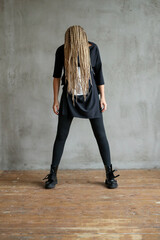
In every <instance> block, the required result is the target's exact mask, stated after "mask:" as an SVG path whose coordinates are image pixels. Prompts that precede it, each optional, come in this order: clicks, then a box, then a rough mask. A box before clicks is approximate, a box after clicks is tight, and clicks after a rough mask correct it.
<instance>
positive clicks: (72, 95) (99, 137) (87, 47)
mask: <svg viewBox="0 0 160 240" xmlns="http://www.w3.org/2000/svg"><path fill="white" fill-rule="evenodd" d="M64 40H65V43H64V44H63V45H61V46H59V47H58V48H57V50H56V54H55V65H54V71H53V78H54V79H53V91H54V103H53V111H54V113H55V114H57V115H58V126H57V135H56V138H55V142H54V145H53V154H52V163H51V167H50V173H49V174H48V175H47V176H46V177H45V178H43V180H44V179H48V180H47V181H46V183H45V188H47V189H50V188H54V187H55V185H56V184H57V183H58V181H57V170H58V166H59V163H60V160H61V157H62V153H63V149H64V145H65V142H66V139H67V136H68V133H69V129H70V125H71V122H72V120H73V118H74V117H78V118H87V119H89V120H90V123H91V127H92V130H93V133H94V136H95V138H96V141H97V144H98V147H99V151H100V154H101V157H102V160H103V163H104V167H105V170H106V180H105V185H106V187H108V188H116V187H117V186H118V183H117V181H116V180H115V179H114V178H116V177H118V176H120V175H117V176H114V174H113V172H114V171H117V170H112V164H111V159H110V149H109V143H108V140H107V137H106V133H105V128H104V123H103V116H102V113H103V112H104V111H105V110H106V109H107V103H106V100H105V94H104V78H103V73H102V62H101V57H100V53H99V49H98V46H97V45H96V44H95V43H94V42H90V41H88V39H87V34H86V33H85V31H84V29H83V28H82V27H81V26H79V25H74V26H71V27H69V28H68V29H67V31H66V32H65V39H64ZM62 68H63V69H64V72H63V76H62V83H61V85H64V86H63V92H62V95H61V100H60V104H59V102H58V92H59V85H60V79H61V74H62ZM99 94H100V99H99Z"/></svg>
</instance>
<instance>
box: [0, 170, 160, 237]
mask: <svg viewBox="0 0 160 240" xmlns="http://www.w3.org/2000/svg"><path fill="white" fill-rule="evenodd" d="M48 173H49V172H48V171H46V170H36V171H35V170H34V171H28V170H27V171H0V207H1V212H0V240H3V239H9V240H12V239H56V240H59V239H65V240H72V239H74V240H77V239H84V240H85V239H91V240H94V239H96V240H99V239H100V240H102V239H105V240H106V239H107V240H112V239H114V240H117V239H120V240H160V170H157V169H151V170H118V171H117V172H115V175H117V174H120V176H119V177H118V178H116V179H117V181H118V184H119V186H118V188H116V189H108V188H106V187H105V185H104V180H105V172H104V170H63V169H62V170H61V169H59V171H58V174H57V177H58V184H57V185H56V187H55V189H45V188H44V181H43V180H42V178H44V177H45V176H46V174H48ZM45 181H46V180H45Z"/></svg>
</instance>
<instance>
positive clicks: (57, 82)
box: [52, 78, 60, 115]
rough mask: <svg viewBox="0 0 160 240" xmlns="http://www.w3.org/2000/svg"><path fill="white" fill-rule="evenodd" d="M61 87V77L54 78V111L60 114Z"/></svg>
mask: <svg viewBox="0 0 160 240" xmlns="http://www.w3.org/2000/svg"><path fill="white" fill-rule="evenodd" d="M59 88H60V78H53V101H54V102H53V107H52V108H53V111H54V113H55V114H57V115H58V114H59V101H58V93H59Z"/></svg>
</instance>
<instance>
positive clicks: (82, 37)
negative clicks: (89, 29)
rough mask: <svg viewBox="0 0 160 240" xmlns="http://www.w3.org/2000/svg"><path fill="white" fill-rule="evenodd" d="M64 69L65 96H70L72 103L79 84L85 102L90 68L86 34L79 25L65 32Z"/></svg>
mask: <svg viewBox="0 0 160 240" xmlns="http://www.w3.org/2000/svg"><path fill="white" fill-rule="evenodd" d="M78 56H79V64H80V73H81V78H80V77H79V73H78ZM64 67H65V82H66V83H67V81H68V87H67V96H68V93H71V94H72V101H73V105H74V106H75V103H74V95H76V102H77V94H76V93H77V91H78V86H79V83H80V84H81V87H82V91H83V96H84V101H86V95H87V93H88V91H89V79H90V80H91V84H92V79H91V74H90V67H92V66H91V59H90V49H89V45H88V39H87V34H86V33H85V31H84V29H83V28H82V27H81V26H79V25H74V26H71V27H69V28H68V29H67V31H66V32H65V43H64Z"/></svg>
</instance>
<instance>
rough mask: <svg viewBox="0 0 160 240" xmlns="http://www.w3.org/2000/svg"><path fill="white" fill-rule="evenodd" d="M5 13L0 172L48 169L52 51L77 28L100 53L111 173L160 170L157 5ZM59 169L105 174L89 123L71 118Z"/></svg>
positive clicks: (105, 0) (6, 1)
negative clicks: (96, 170) (71, 28)
mask: <svg viewBox="0 0 160 240" xmlns="http://www.w3.org/2000/svg"><path fill="white" fill-rule="evenodd" d="M0 9H1V10H0V29H1V33H0V46H1V48H0V51H1V52H0V66H1V73H0V76H1V77H0V103H1V106H0V107H1V108H0V129H1V138H0V152H1V159H0V161H1V164H0V169H4V170H10V169H49V167H50V163H51V157H52V147H53V142H54V139H55V135H56V129H57V123H58V117H57V115H55V114H54V113H53V111H52V103H53V89H52V80H53V79H52V72H53V66H54V59H55V50H56V48H57V47H58V46H59V45H61V44H63V43H64V33H65V31H66V29H67V28H68V27H69V26H71V25H75V24H78V25H81V26H82V27H83V28H84V29H85V30H86V32H87V35H88V39H89V40H90V41H93V42H95V43H96V44H97V45H98V46H99V49H100V53H101V58H102V62H103V73H104V78H105V94H106V101H107V104H108V110H107V111H105V112H104V113H103V118H104V124H105V129H106V134H107V137H108V141H109V144H110V151H111V161H112V164H113V167H114V168H115V167H116V168H119V169H126V168H130V169H131V168H158V167H160V161H159V159H160V147H159V145H160V127H159V122H160V28H159V23H160V1H158V0H157V1H156V0H154V1H153V0H128V1H127V0H124V1H123V0H118V1H117V0H112V1H111V0H99V1H96V0H92V1H91V0H81V1H78V0H76V1H75V0H53V1H52V0H34V1H32V0H27V1H22V0H3V1H2V0H1V1H0ZM60 96H61V89H60V95H59V99H60ZM60 168H62V169H64V168H66V169H76V168H103V164H102V159H101V157H100V153H99V150H98V146H97V143H96V140H95V138H94V135H93V132H92V129H91V125H90V123H89V120H88V119H78V118H74V120H73V122H72V125H71V128H70V133H69V136H68V139H67V141H66V145H65V148H64V152H63V155H62V159H61V162H60Z"/></svg>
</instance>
